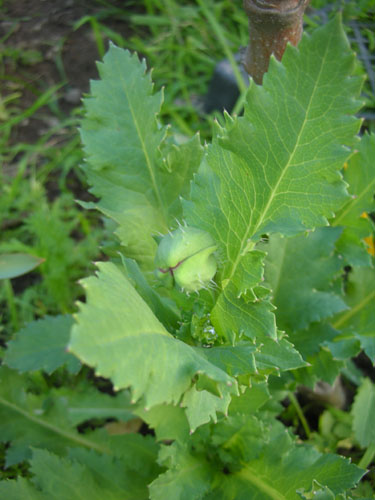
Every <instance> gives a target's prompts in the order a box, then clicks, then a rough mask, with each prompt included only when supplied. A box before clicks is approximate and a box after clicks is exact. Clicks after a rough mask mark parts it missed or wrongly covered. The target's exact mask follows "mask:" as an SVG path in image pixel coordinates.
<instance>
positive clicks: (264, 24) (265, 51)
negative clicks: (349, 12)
mask: <svg viewBox="0 0 375 500" xmlns="http://www.w3.org/2000/svg"><path fill="white" fill-rule="evenodd" d="M309 1H310V0H244V8H245V11H246V13H247V15H248V17H249V34H250V42H249V45H248V47H247V50H246V53H245V60H244V66H245V69H246V71H247V72H248V73H249V75H250V76H251V77H252V78H253V79H254V81H255V82H256V83H258V84H261V83H262V80H263V75H264V73H266V71H267V70H268V64H269V59H270V56H271V54H274V55H275V57H276V58H277V59H278V60H279V61H280V60H281V58H282V56H283V54H284V51H285V48H286V45H287V43H288V42H290V43H291V44H292V45H295V46H297V45H298V42H299V41H300V39H301V36H302V29H303V13H304V11H305V9H306V7H307V5H308V3H309Z"/></svg>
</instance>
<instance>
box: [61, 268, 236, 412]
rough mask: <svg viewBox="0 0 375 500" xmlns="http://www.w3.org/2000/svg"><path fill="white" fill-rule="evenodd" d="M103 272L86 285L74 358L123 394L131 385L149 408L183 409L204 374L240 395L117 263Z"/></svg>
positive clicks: (73, 346)
mask: <svg viewBox="0 0 375 500" xmlns="http://www.w3.org/2000/svg"><path fill="white" fill-rule="evenodd" d="M98 267H99V273H98V277H91V278H88V279H86V280H85V281H84V283H83V285H84V287H85V289H86V291H87V303H86V304H81V310H80V312H79V313H78V315H77V324H76V325H75V326H74V327H73V330H72V337H71V342H70V350H71V351H72V352H73V353H74V354H76V355H77V356H78V357H79V358H81V359H82V360H83V361H84V362H85V363H87V364H88V365H90V366H93V367H95V369H96V373H97V374H98V375H100V376H104V377H107V378H110V379H111V380H112V382H113V383H114V385H115V387H116V388H117V389H121V388H125V387H129V386H130V387H131V389H132V395H133V400H134V401H137V400H138V399H140V398H143V399H142V401H143V403H144V405H145V406H146V407H152V406H155V405H157V404H162V403H174V404H177V403H178V402H179V401H180V399H181V396H182V395H183V393H184V392H186V391H187V390H188V389H189V388H190V387H191V386H192V384H193V378H194V377H195V376H196V375H199V374H202V375H205V376H207V377H208V379H211V380H212V381H213V382H214V383H215V384H216V385H217V387H218V390H219V392H221V393H223V394H225V393H227V392H228V390H230V391H231V392H236V382H235V380H234V379H233V378H232V377H230V376H228V375H227V374H226V373H225V372H223V371H222V370H220V369H219V368H217V367H216V366H214V365H213V364H211V363H209V362H208V361H207V360H206V359H205V358H203V357H201V356H200V355H199V354H198V353H197V352H196V351H195V350H194V349H193V348H192V347H190V346H188V345H187V344H184V343H183V342H181V341H179V340H176V339H175V338H174V337H173V336H172V335H170V334H169V333H168V332H167V331H166V330H165V328H164V326H163V325H162V324H161V323H160V322H159V321H158V319H157V318H156V317H155V316H154V314H153V313H152V311H151V309H149V307H148V306H147V304H146V303H145V302H144V301H143V299H142V298H141V297H140V296H139V295H138V293H137V292H136V291H135V289H134V288H133V287H132V285H131V284H130V283H129V281H128V280H127V278H126V277H125V276H124V274H122V273H121V271H120V270H119V269H118V268H117V267H116V266H115V265H114V264H111V263H100V264H99V265H98Z"/></svg>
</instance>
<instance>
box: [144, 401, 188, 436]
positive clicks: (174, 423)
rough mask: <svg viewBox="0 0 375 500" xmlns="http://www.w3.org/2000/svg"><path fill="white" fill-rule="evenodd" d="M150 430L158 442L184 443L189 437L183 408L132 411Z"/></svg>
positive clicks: (156, 407) (155, 408) (160, 406)
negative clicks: (152, 430) (153, 431)
mask: <svg viewBox="0 0 375 500" xmlns="http://www.w3.org/2000/svg"><path fill="white" fill-rule="evenodd" d="M134 413H135V414H136V415H139V416H140V417H141V418H142V419H143V420H144V421H145V422H146V423H147V424H148V425H149V427H151V428H152V429H154V430H155V434H156V438H157V440H158V441H164V440H172V441H179V442H180V443H184V442H186V440H187V439H188V436H189V432H190V429H189V423H188V421H187V418H186V414H185V411H184V409H183V408H181V407H180V406H173V405H158V406H154V407H153V408H150V410H147V411H145V410H144V409H143V408H136V409H135V410H134Z"/></svg>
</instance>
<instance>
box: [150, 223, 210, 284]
mask: <svg viewBox="0 0 375 500" xmlns="http://www.w3.org/2000/svg"><path fill="white" fill-rule="evenodd" d="M215 250H216V245H215V242H214V240H213V239H212V237H211V235H210V234H208V233H206V232H205V231H202V230H200V229H196V228H194V227H180V228H179V229H176V231H173V232H172V233H169V234H167V235H166V236H164V237H163V239H162V240H161V242H160V244H159V247H158V250H157V252H156V257H155V265H156V267H157V275H158V276H160V277H162V276H166V275H169V276H172V277H173V279H174V281H175V283H176V284H177V285H178V286H180V287H181V288H183V289H184V290H186V291H187V292H195V291H197V290H199V289H201V288H203V287H205V286H206V285H207V284H208V283H209V281H210V280H212V278H213V277H214V276H215V273H216V269H217V265H216V259H215V257H214V255H213V253H214V252H215Z"/></svg>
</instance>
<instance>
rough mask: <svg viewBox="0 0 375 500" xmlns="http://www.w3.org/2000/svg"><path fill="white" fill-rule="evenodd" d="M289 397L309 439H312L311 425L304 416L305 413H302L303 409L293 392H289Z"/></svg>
mask: <svg viewBox="0 0 375 500" xmlns="http://www.w3.org/2000/svg"><path fill="white" fill-rule="evenodd" d="M288 397H289V399H290V401H291V403H292V405H293V406H294V408H295V410H296V412H297V415H298V418H299V419H300V422H301V424H302V427H303V430H304V431H305V434H306V437H307V439H310V437H311V430H310V427H309V424H308V423H307V420H306V418H305V415H304V414H303V411H302V408H301V406H300V404H299V402H298V399H297V398H296V397H295V395H294V394H293V392H292V391H289V392H288Z"/></svg>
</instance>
